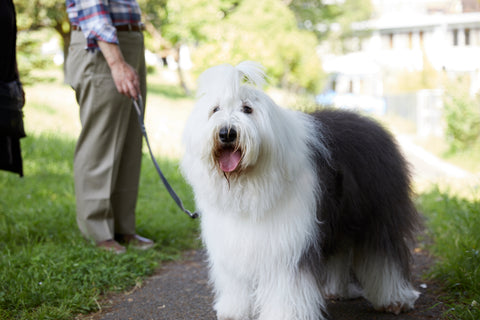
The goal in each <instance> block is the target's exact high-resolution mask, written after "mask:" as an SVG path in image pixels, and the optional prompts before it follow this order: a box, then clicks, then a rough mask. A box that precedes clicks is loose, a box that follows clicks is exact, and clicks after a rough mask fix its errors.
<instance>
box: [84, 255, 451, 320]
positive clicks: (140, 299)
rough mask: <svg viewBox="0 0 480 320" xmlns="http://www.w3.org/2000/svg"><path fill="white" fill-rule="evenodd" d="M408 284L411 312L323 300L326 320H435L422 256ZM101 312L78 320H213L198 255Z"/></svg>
mask: <svg viewBox="0 0 480 320" xmlns="http://www.w3.org/2000/svg"><path fill="white" fill-rule="evenodd" d="M414 259H415V261H414V278H415V279H414V285H415V287H416V288H417V290H419V291H420V292H421V296H420V298H419V300H418V301H417V303H416V308H415V310H413V311H411V312H409V313H404V314H401V315H399V316H394V315H391V314H386V313H379V312H375V311H374V310H373V308H372V306H371V305H370V304H369V303H368V302H367V301H366V300H364V299H357V300H349V301H329V303H328V312H329V313H330V319H331V320H427V319H440V315H441V313H442V309H443V307H444V306H443V305H442V304H441V302H440V301H438V298H437V294H438V292H437V290H438V287H437V286H436V285H435V284H434V283H430V282H425V281H424V280H422V278H421V275H422V274H423V273H424V272H425V270H427V269H428V268H429V266H430V264H431V262H432V260H431V258H430V257H429V256H428V255H427V254H426V253H425V252H423V251H420V250H417V251H416V252H414ZM103 304H104V305H105V306H104V307H103V309H102V310H101V311H100V312H98V313H96V314H92V315H89V316H86V317H82V318H79V319H83V320H85V319H89V320H130V319H132V320H150V319H152V320H153V319H154V320H180V319H186V320H187V319H188V320H215V319H216V318H215V313H214V312H213V310H212V307H211V306H212V294H211V290H210V287H209V285H208V281H207V269H206V265H205V256H204V254H203V252H202V251H191V252H187V253H186V254H185V256H184V258H183V259H182V260H181V261H177V262H171V263H168V264H165V265H164V266H163V267H162V268H161V269H160V270H158V272H157V274H156V275H154V276H153V277H151V278H149V279H148V280H147V281H146V283H145V284H144V285H143V286H142V287H141V288H135V289H134V290H132V291H130V292H127V293H123V294H117V295H113V296H111V297H109V298H108V299H106V301H103Z"/></svg>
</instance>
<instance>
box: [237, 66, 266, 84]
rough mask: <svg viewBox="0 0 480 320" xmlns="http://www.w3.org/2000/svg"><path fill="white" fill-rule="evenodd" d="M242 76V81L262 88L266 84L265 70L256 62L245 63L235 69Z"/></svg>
mask: <svg viewBox="0 0 480 320" xmlns="http://www.w3.org/2000/svg"><path fill="white" fill-rule="evenodd" d="M235 69H237V70H238V71H239V72H240V74H241V75H242V80H245V81H246V82H247V83H249V84H252V85H253V86H255V87H258V88H261V87H262V86H263V85H264V84H265V68H264V67H263V66H262V65H261V64H260V63H257V62H254V61H243V62H240V63H239V64H237V66H236V67H235Z"/></svg>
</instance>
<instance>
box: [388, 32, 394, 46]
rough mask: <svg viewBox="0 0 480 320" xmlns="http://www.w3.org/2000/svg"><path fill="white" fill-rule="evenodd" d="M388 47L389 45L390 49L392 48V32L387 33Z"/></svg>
mask: <svg viewBox="0 0 480 320" xmlns="http://www.w3.org/2000/svg"><path fill="white" fill-rule="evenodd" d="M388 47H389V48H390V49H393V33H390V34H389V35H388Z"/></svg>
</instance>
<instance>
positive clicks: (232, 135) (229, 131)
mask: <svg viewBox="0 0 480 320" xmlns="http://www.w3.org/2000/svg"><path fill="white" fill-rule="evenodd" d="M218 136H219V138H220V141H221V142H223V143H230V142H234V141H235V139H237V131H235V129H234V128H232V127H223V128H221V129H220V132H219V134H218Z"/></svg>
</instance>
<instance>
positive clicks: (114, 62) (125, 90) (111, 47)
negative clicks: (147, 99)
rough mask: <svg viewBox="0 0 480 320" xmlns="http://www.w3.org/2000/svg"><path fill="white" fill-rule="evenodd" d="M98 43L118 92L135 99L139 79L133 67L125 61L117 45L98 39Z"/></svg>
mask: <svg viewBox="0 0 480 320" xmlns="http://www.w3.org/2000/svg"><path fill="white" fill-rule="evenodd" d="M98 45H99V46H100V50H101V51H102V53H103V56H104V57H105V60H106V61H107V63H108V65H109V67H110V71H111V72H112V78H113V81H114V83H115V86H116V87H117V90H118V92H119V93H121V94H123V95H125V96H127V97H129V98H135V99H136V98H137V97H138V96H139V95H140V93H141V91H140V79H139V77H138V74H137V72H136V71H135V69H133V67H132V66H130V65H129V64H128V63H127V62H126V61H125V59H124V58H123V55H122V52H121V51H120V48H119V47H118V45H116V44H114V43H109V42H104V41H98Z"/></svg>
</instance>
